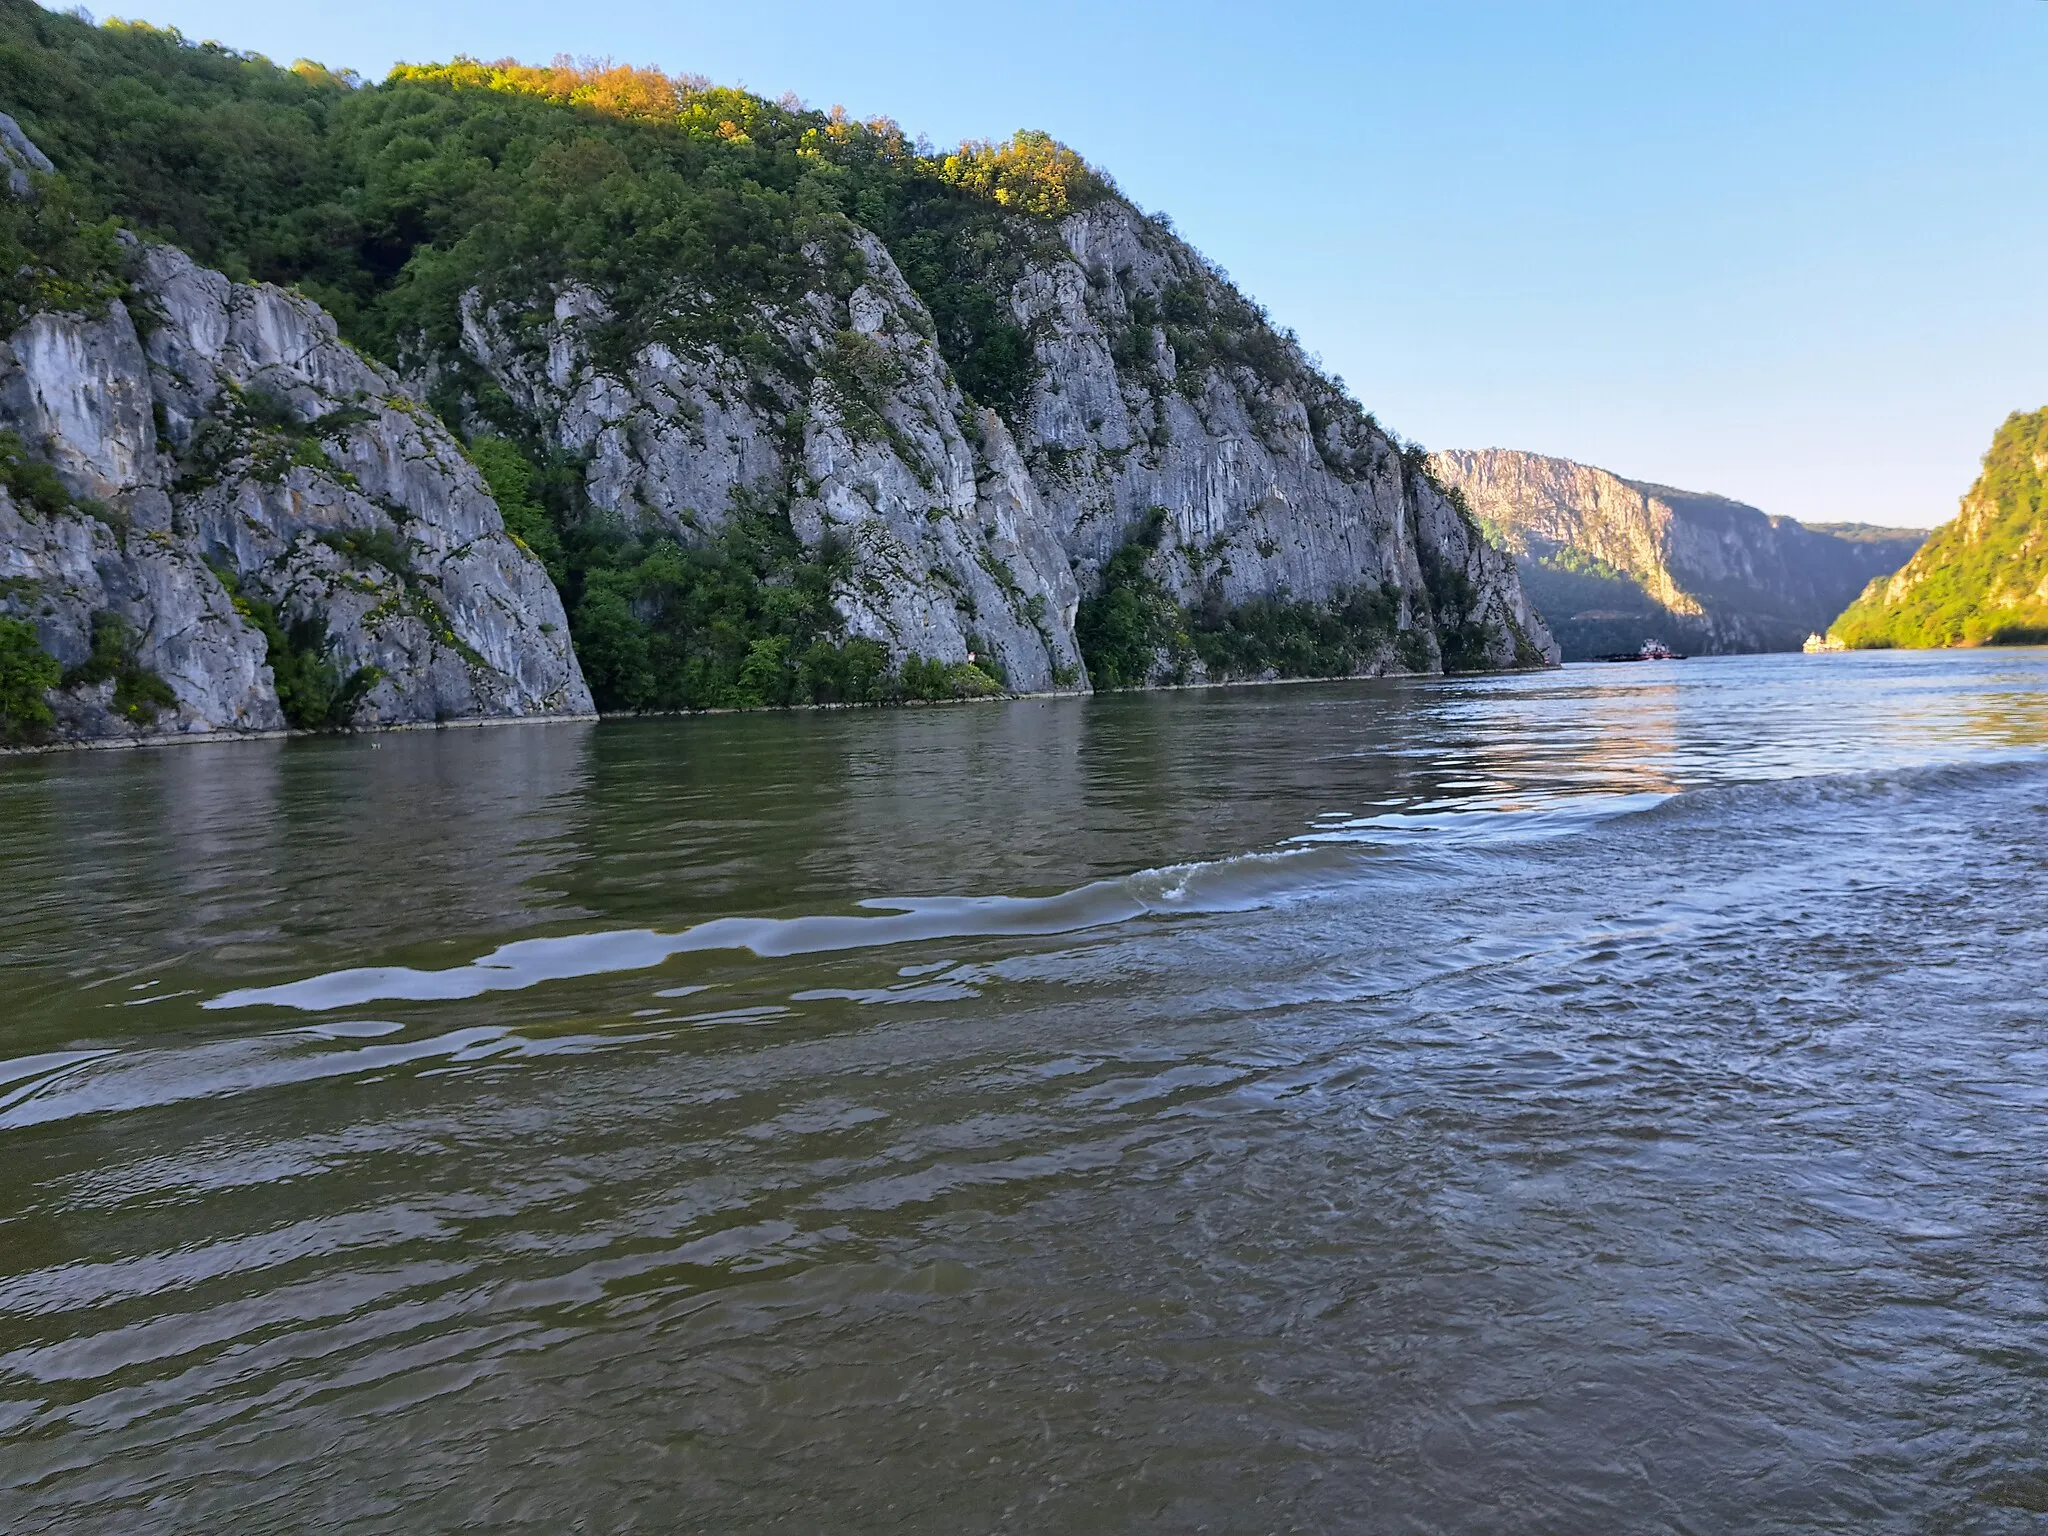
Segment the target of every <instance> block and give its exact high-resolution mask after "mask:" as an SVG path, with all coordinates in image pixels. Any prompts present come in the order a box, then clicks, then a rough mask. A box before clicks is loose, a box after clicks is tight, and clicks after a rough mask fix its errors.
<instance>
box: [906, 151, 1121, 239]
mask: <svg viewBox="0 0 2048 1536" xmlns="http://www.w3.org/2000/svg"><path fill="white" fill-rule="evenodd" d="M939 174H940V175H941V176H942V177H944V178H945V179H946V180H947V181H948V182H951V183H952V184H953V185H954V186H956V187H964V188H966V189H967V190H968V191H970V192H974V193H976V194H978V195H980V196H982V197H985V198H987V199H989V200H990V201H991V202H994V203H996V204H999V205H1000V206H1002V207H1004V208H1018V209H1022V210H1023V211H1025V212H1027V213H1035V214H1038V215H1040V216H1042V217H1045V218H1054V219H1056V218H1062V217H1064V216H1065V215H1066V214H1068V213H1070V212H1072V211H1073V210H1074V209H1076V208H1080V207H1083V206H1085V205H1086V204H1088V203H1091V202H1094V201H1096V200H1097V199H1098V198H1101V197H1105V196H1107V195H1108V193H1109V191H1110V188H1109V186H1108V184H1107V183H1106V182H1105V181H1104V180H1103V178H1102V177H1101V176H1100V175H1098V174H1097V173H1096V172H1095V171H1093V170H1091V169H1089V167H1088V163H1087V162H1086V161H1085V160H1083V159H1082V158H1081V157H1080V156H1079V155H1077V154H1075V153H1074V152H1073V151H1072V150H1071V149H1069V148H1067V146H1066V145H1064V144H1062V143H1060V142H1059V141H1058V140H1057V139H1055V138H1054V137H1053V136H1052V135H1051V134H1049V133H1038V132H1034V131H1032V130H1030V129H1025V130H1022V131H1020V132H1018V133H1017V134H1015V135H1014V136H1012V137H1011V138H1010V139H1009V140H1008V141H1007V142H1005V143H1001V144H990V143H984V142H971V143H967V144H962V145H961V146H960V151H959V153H958V154H952V155H948V156H946V158H945V159H944V160H942V161H941V162H940V163H939Z"/></svg>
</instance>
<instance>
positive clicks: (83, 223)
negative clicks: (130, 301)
mask: <svg viewBox="0 0 2048 1536" xmlns="http://www.w3.org/2000/svg"><path fill="white" fill-rule="evenodd" d="M32 180H33V181H34V183H35V192H34V195H33V196H31V197H29V198H28V199H26V200H17V199H14V198H11V197H7V196H4V195H0V316H6V317H9V318H10V319H11V320H12V321H20V320H24V319H26V318H27V317H28V316H30V315H32V314H36V313H39V312H40V311H43V310H53V309H54V310H82V311H85V312H87V313H91V314H97V313H99V312H100V311H101V310H104V309H105V308H106V306H107V303H108V301H109V300H112V299H117V298H119V297H121V295H122V294H123V293H125V292H126V291H127V286H128V285H127V281H126V279H125V278H124V277H123V276H122V265H123V263H122V257H121V247H120V243H119V242H118V241H117V240H116V239H115V230H116V227H117V226H116V224H115V222H114V221H113V220H112V219H109V218H94V217H93V216H92V215H91V213H90V211H89V210H88V205H87V204H86V202H85V200H84V199H83V198H81V197H80V196H79V194H78V192H77V190H76V189H75V188H74V187H72V185H71V184H70V183H69V182H67V181H66V180H65V179H64V178H63V177H61V176H35V177H33V178H32Z"/></svg>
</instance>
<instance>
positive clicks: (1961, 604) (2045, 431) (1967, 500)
mask: <svg viewBox="0 0 2048 1536" xmlns="http://www.w3.org/2000/svg"><path fill="white" fill-rule="evenodd" d="M2044 464H2048V409H2044V410H2039V411H2035V412H2033V413H2031V414H2028V415H2021V414H2019V413H2015V414H2013V415H2012V416H2010V417H2008V418H2007V419H2006V422H2005V424H2004V425H2003V426H2002V427H2000V428H1999V429H1998V435H1997V436H1996V437H1995V438H1994V439H1993V440H1992V444H1991V451H1990V452H1989V453H1987V454H1986V455H1985V456H1984V469H1983V472H1982V473H1981V474H1980V475H1979V476H1978V477H1977V483H1976V484H1975V485H1974V486H1973V487H1971V490H1970V494H1969V495H1968V496H1966V497H1964V498H1963V510H1962V513H1961V515H1960V516H1958V517H1957V518H1956V520H1955V521H1953V522H1950V523H1945V524H1943V525H1942V526H1941V527H1939V528H1937V529H1935V530H1934V532H1933V533H1932V534H1931V535H1930V536H1929V537H1928V540H1927V542H1926V543H1925V544H1924V545H1922V546H1921V548H1920V550H1919V552H1918V553H1917V554H1915V555H1914V556H1913V558H1912V559H1911V560H1910V561H1908V562H1907V563H1906V565H1905V567H1904V568H1903V569H1902V570H1900V571H1899V572H1898V573H1897V575H1896V576H1890V577H1882V576H1881V577H1879V578H1878V579H1877V580H1875V581H1873V582H1871V584H1870V585H1869V586H1868V587H1866V588H1865V589H1864V591H1863V595H1862V596H1861V597H1859V598H1857V599H1856V601H1855V602H1854V603H1853V604H1851V605H1850V607H1849V609H1848V611H1847V612H1845V613H1844V614H1843V615H1842V616H1841V617H1840V618H1838V619H1837V620H1835V622H1834V624H1833V625H1831V626H1830V628H1829V633H1830V634H1832V635H1833V636H1834V637H1835V638H1836V639H1838V640H1840V641H1841V642H1842V643H1843V644H1845V645H1847V646H1850V647H1851V648H1853V649H1883V648H1888V647H1891V646H1906V647H1926V646H1949V645H2040V644H2043V643H2048V596H2044V595H2043V594H2044V593H2048V471H2044V470H2043V469H2042V468H2041V466H2042V465H2044ZM1894 587H1896V588H1897V592H1896V595H1894V590H1893V589H1894Z"/></svg>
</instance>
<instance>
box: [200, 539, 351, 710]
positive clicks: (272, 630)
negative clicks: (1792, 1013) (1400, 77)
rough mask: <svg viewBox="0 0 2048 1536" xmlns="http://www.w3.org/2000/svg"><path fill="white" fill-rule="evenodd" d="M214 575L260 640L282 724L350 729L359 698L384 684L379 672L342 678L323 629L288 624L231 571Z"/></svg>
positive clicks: (308, 621)
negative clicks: (268, 667) (349, 725)
mask: <svg viewBox="0 0 2048 1536" xmlns="http://www.w3.org/2000/svg"><path fill="white" fill-rule="evenodd" d="M213 573H214V575H215V576H217V577H219V578H220V583H221V585H222V586H224V587H225V588H227V591H228V596H229V597H230V598H232V599H233V600H234V605H235V612H236V613H238V614H240V615H241V616H242V618H243V619H244V620H245V621H247V622H248V623H249V624H251V625H253V626H254V627H255V628H256V630H257V632H258V633H260V634H261V635H262V636H263V643H264V647H265V651H266V655H265V658H264V659H265V660H266V661H267V662H269V664H270V675H271V678H272V680H273V682H274V683H275V684H276V687H277V703H278V708H279V709H281V710H283V711H284V718H285V723H286V724H287V725H290V726H293V727H295V728H296V729H298V730H302V731H317V730H334V729H338V728H340V727H343V726H346V725H348V724H349V722H350V721H352V720H353V719H354V718H355V712H356V708H357V706H358V705H360V704H361V703H362V701H363V696H364V695H365V694H367V693H368V692H369V691H370V690H371V689H372V688H374V687H376V686H377V684H378V683H379V682H381V681H383V678H384V674H383V672H382V671H381V670H380V669H379V668H376V667H358V668H356V669H355V671H353V672H352V673H350V674H349V675H348V676H347V677H346V678H344V677H343V676H342V675H341V668H340V667H339V666H337V665H336V664H335V661H334V656H333V644H332V641H331V640H330V638H329V636H328V633H327V626H326V625H325V624H324V623H322V622H321V621H320V620H318V619H316V618H313V617H310V616H308V617H303V618H298V619H293V620H290V621H287V620H286V619H285V618H284V617H283V615H281V614H280V613H279V612H278V610H277V606H276V605H275V604H273V603H267V602H265V601H263V600H262V599H261V598H257V597H251V596H250V595H249V594H248V593H246V592H244V591H243V590H242V585H241V582H240V581H239V580H238V579H237V578H236V576H235V573H234V572H233V571H231V570H229V569H227V568H226V567H225V566H220V565H216V566H214V567H213Z"/></svg>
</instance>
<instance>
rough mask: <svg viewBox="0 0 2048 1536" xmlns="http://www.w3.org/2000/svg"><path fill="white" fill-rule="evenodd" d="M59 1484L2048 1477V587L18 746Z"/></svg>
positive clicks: (348, 1490) (1423, 1516)
mask: <svg viewBox="0 0 2048 1536" xmlns="http://www.w3.org/2000/svg"><path fill="white" fill-rule="evenodd" d="M0 1510H4V1511H5V1517H4V1519H0V1525H4V1526H5V1528H6V1529H7V1530H8V1531H9V1532H11V1533H14V1536H24V1533H29V1532H58V1531H62V1532H79V1531H84V1532H116V1531H120V1532H126V1531H136V1530H145V1529H146V1530H150V1531H178V1532H183V1531H192V1532H202V1531H203V1532H216V1531H225V1530H233V1531H237V1532H244V1531H298V1530H311V1529H321V1530H347V1531H366V1532H368V1531H390V1532H420V1531H428V1530H456V1529H462V1530H521V1529H524V1530H541V1531H562V1530H569V1529H586V1530H592V1531H598V1530H605V1531H610V1530H623V1529H645V1530H657V1531H671V1530H703V1531H752V1530H761V1529H770V1528H773V1529H787V1530H798V1531H821V1532H822V1531H832V1532H861V1531H931V1532H957V1531H1058V1532H1096V1531H1100V1532H1121V1531H1131V1530H1162V1531H1166V1530H1171V1531H1195V1530H1212V1531H1266V1530H1272V1531H1281V1530H1300V1531H1352V1530H1374V1531H1397V1532H1408V1531H1415V1532H1421V1531H1458V1532H1464V1531H1500V1532H1510V1531H1516V1532H1519V1531H1557V1532H1592V1531H1609V1530H1612V1531H1621V1530H1629V1531H1671V1532H1715V1531H1736V1530H1742V1531H1765V1530H1802V1531H1804V1530H1840V1531H1859V1532H1869V1531H1893V1530H1896V1531H1902V1532H1903V1531H1941V1530H1954V1531H1965V1530H1967V1531H1973V1532H1974V1531H2006V1530H2011V1531H2021V1530H2028V1531H2031V1530H2037V1529H2038V1528H2039V1525H2038V1522H2039V1520H2040V1519H2041V1517H2042V1513H2043V1512H2044V1511H2048V651H2041V650H2015V651H1977V652H1953V653H1937V654H1928V653H1919V654H1909V653H1879V654H1857V655H1848V656H1822V657H1803V656H1791V657H1783V656H1778V657H1755V658H1718V659H1702V660H1694V661H1689V662H1686V663H1683V664H1654V665H1640V666H1608V667H1600V666H1575V667H1570V668H1566V669H1565V670H1563V671H1561V672H1552V673H1546V674H1540V675H1523V676H1514V677H1504V678H1477V679H1461V680H1453V681H1448V682H1445V681H1408V682H1365V683H1355V684H1317V685H1301V686H1276V687H1264V688H1237V689H1218V690H1210V691H1187V692H1173V693H1159V694H1149V695H1135V696H1132V695H1127V696H1117V697H1104V698H1097V699H1085V700H1084V699H1075V700H1022V701H1017V702H1013V703H1008V704H998V705H976V706H960V707H948V708H927V709H906V710H896V711H884V712H844V713H821V714H804V715H776V714H760V715H743V716H723V717H710V718H701V719H679V720H648V721H640V722H618V723H605V724H602V725H597V726H588V725H550V726H530V727H513V728H502V729H477V730H450V731H445V732H433V733H415V734H393V735H386V736H381V737H368V736H366V737H351V738H332V739H318V740H294V741H289V742H262V743H244V744H220V745H207V746H192V747H180V748H176V749H166V750H161V751H143V752H110V753H102V752H73V753H65V754H52V755H46V756H39V757H27V758H14V759H8V760H0Z"/></svg>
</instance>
